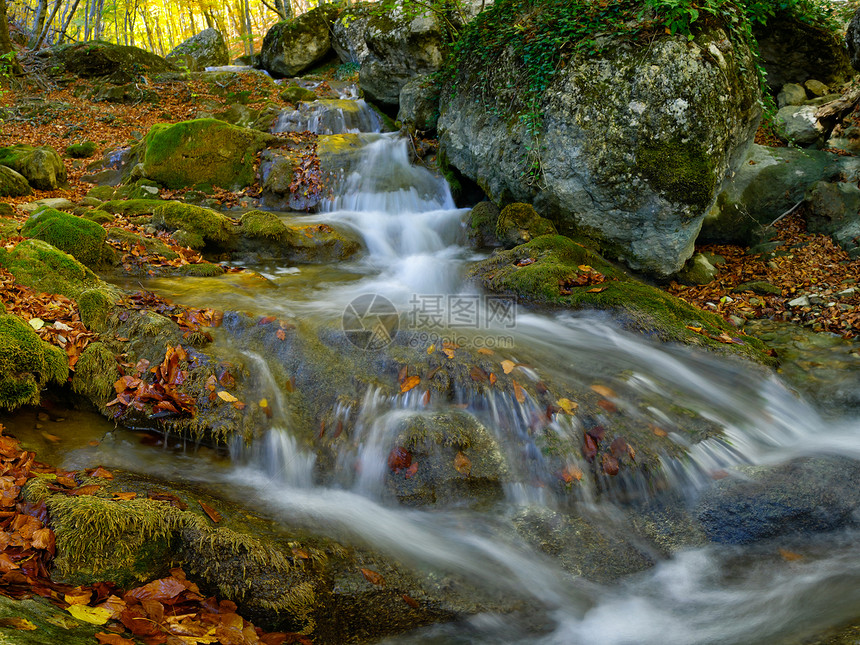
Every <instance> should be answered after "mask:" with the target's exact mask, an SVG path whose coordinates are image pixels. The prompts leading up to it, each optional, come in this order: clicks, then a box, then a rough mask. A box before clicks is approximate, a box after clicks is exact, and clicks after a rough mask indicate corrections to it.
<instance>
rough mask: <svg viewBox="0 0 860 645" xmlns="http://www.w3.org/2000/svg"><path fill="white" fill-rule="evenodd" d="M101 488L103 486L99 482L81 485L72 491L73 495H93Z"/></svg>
mask: <svg viewBox="0 0 860 645" xmlns="http://www.w3.org/2000/svg"><path fill="white" fill-rule="evenodd" d="M99 489H101V486H99V485H98V484H89V485H88V486H81V487H80V488H76V489H75V490H73V491H70V493H71V494H72V495H92V494H93V493H95V492H96V491H97V490H99Z"/></svg>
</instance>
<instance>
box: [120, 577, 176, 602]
mask: <svg viewBox="0 0 860 645" xmlns="http://www.w3.org/2000/svg"><path fill="white" fill-rule="evenodd" d="M183 591H185V585H184V584H182V582H180V581H179V580H177V579H176V578H173V577H171V578H161V579H160V580H153V581H152V582H150V583H149V584H148V585H143V586H142V587H136V588H134V589H132V590H130V591H129V592H128V593H126V594H125V597H126V598H129V597H131V598H136V599H137V600H158V601H165V600H170V599H172V598H176V596H178V595H179V594H181V593H182V592H183Z"/></svg>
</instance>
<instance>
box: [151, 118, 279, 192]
mask: <svg viewBox="0 0 860 645" xmlns="http://www.w3.org/2000/svg"><path fill="white" fill-rule="evenodd" d="M271 138H272V137H271V136H270V135H266V134H263V133H261V132H258V131H256V130H249V129H246V128H239V127H236V126H234V125H230V124H229V123H225V122H223V121H218V120H217V119H197V120H194V121H183V122H181V123H175V124H172V125H165V124H156V125H154V126H153V127H152V129H150V131H149V133H148V134H147V135H146V137H145V138H144V140H143V142H142V145H143V150H144V152H143V164H144V172H145V174H146V176H147V177H149V178H150V179H153V180H155V181H157V182H158V183H160V184H162V185H164V186H167V187H168V188H182V187H185V186H193V185H195V184H199V183H201V182H209V183H211V184H213V185H215V186H220V187H222V188H226V189H229V190H236V189H240V188H243V187H245V186H250V185H251V184H253V183H254V157H255V155H256V153H257V152H259V151H260V150H262V149H263V148H264V147H265V145H266V142H267V141H269V140H270V139H271Z"/></svg>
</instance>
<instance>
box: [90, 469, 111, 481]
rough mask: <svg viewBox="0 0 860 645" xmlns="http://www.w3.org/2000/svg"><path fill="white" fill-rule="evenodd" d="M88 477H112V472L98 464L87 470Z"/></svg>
mask: <svg viewBox="0 0 860 645" xmlns="http://www.w3.org/2000/svg"><path fill="white" fill-rule="evenodd" d="M87 475H89V476H90V477H101V478H102V479H113V473H112V472H110V471H109V470H106V469H104V468H102V467H101V466H99V467H98V468H94V469H93V470H90V471H88V472H87Z"/></svg>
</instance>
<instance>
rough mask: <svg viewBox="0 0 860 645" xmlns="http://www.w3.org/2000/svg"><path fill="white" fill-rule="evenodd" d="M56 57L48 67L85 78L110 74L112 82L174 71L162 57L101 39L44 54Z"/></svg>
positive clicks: (66, 46) (129, 81) (60, 46)
mask: <svg viewBox="0 0 860 645" xmlns="http://www.w3.org/2000/svg"><path fill="white" fill-rule="evenodd" d="M42 55H43V56H47V57H49V58H52V59H53V62H52V64H50V66H49V69H51V70H56V72H58V73H64V72H67V73H70V74H74V75H75V76H79V77H82V78H98V77H107V78H108V80H110V81H111V82H113V83H117V84H122V83H131V82H133V81H138V80H140V77H141V76H144V75H146V74H158V73H162V72H171V71H175V70H176V68H175V67H174V66H173V65H171V64H170V63H169V62H167V61H166V60H164V59H163V58H162V57H161V56H158V55H156V54H153V53H150V52H148V51H146V50H144V49H141V48H139V47H133V46H127V45H116V44H114V43H109V42H104V41H100V40H96V41H88V42H84V43H74V44H67V45H58V46H56V47H53V48H51V49H50V50H48V51H47V52H44V53H43V54H42Z"/></svg>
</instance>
